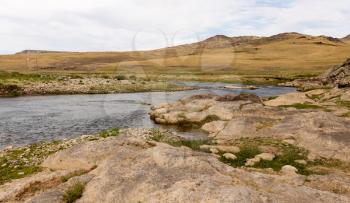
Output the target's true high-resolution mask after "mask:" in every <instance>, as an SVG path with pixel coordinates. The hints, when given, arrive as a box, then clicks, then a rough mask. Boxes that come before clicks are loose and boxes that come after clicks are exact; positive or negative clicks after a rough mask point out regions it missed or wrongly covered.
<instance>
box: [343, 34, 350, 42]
mask: <svg viewBox="0 0 350 203" xmlns="http://www.w3.org/2000/svg"><path fill="white" fill-rule="evenodd" d="M342 40H343V41H350V35H348V36H346V37H344V38H343V39H342Z"/></svg>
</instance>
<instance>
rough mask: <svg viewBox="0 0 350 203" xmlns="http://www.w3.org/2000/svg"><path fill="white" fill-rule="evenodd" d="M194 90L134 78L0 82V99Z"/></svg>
mask: <svg viewBox="0 0 350 203" xmlns="http://www.w3.org/2000/svg"><path fill="white" fill-rule="evenodd" d="M191 89H195V88H193V87H185V86H178V85H176V84H173V83H169V82H164V81H151V80H143V79H135V78H132V79H126V78H110V77H106V78H101V77H81V78H71V77H62V78H59V79H52V80H45V81H30V80H28V81H6V83H5V84H2V83H1V80H0V96H29V95H61V94H112V93H132V92H151V91H181V90H191Z"/></svg>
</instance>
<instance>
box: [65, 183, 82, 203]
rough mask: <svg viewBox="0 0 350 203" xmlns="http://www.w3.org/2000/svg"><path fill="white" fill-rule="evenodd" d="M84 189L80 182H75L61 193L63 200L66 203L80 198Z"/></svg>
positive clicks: (71, 202)
mask: <svg viewBox="0 0 350 203" xmlns="http://www.w3.org/2000/svg"><path fill="white" fill-rule="evenodd" d="M83 191H84V185H83V184H81V183H76V184H74V185H73V186H71V187H70V188H68V189H67V190H66V192H65V193H64V195H63V200H64V202H66V203H73V202H75V201H76V200H77V199H79V198H81V196H82V194H83Z"/></svg>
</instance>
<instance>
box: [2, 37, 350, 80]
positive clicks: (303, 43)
mask: <svg viewBox="0 0 350 203" xmlns="http://www.w3.org/2000/svg"><path fill="white" fill-rule="evenodd" d="M344 39H345V38H344ZM344 39H342V40H343V41H344V42H343V41H342V40H339V39H336V38H332V37H326V36H310V35H303V34H299V33H282V34H278V35H274V36H271V37H254V36H242V37H227V36H223V35H218V36H214V37H211V38H208V39H206V40H204V41H201V42H197V43H193V44H186V45H181V46H175V47H167V48H163V49H157V50H153V51H135V52H81V53H78V52H62V53H60V52H47V51H26V52H23V53H19V54H14V55H2V56H0V70H7V71H20V72H28V71H30V72H32V71H40V72H48V71H60V72H61V71H79V72H86V71H89V72H114V71H116V70H127V71H134V70H141V71H153V72H168V73H169V72H177V73H183V72H207V73H210V72H212V73H219V72H229V73H232V74H244V75H250V74H261V75H281V74H282V75H283V74H318V73H321V72H323V71H325V70H326V69H328V68H329V67H330V66H332V65H336V64H339V63H341V62H342V61H344V60H345V59H346V58H349V55H350V42H349V41H347V40H344Z"/></svg>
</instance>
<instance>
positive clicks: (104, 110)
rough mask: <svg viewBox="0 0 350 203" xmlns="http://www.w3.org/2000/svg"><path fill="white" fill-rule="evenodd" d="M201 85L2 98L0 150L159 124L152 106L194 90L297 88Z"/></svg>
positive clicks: (274, 91)
mask: <svg viewBox="0 0 350 203" xmlns="http://www.w3.org/2000/svg"><path fill="white" fill-rule="evenodd" d="M184 84H185V85H191V86H196V87H198V88H200V89H198V90H191V91H181V92H146V93H123V94H107V95H60V96H27V97H15V98H0V149H1V148H4V147H6V146H10V145H11V146H21V145H25V144H30V143H34V142H40V141H50V140H57V139H63V138H72V137H75V136H78V135H83V134H91V133H96V132H98V131H101V130H104V129H107V128H111V127H119V128H125V127H146V128H151V127H155V126H156V125H155V124H154V123H153V122H152V121H151V120H150V119H149V116H148V112H149V110H150V107H151V105H156V104H159V103H163V102H174V101H176V100H178V99H180V98H182V97H185V96H190V95H194V94H204V93H214V94H219V95H224V94H230V93H231V94H232V93H241V92H247V93H253V94H256V95H259V96H262V97H268V96H276V95H280V94H284V93H288V92H294V91H296V90H295V89H294V88H288V87H276V86H260V87H259V89H256V90H240V89H225V88H224V86H226V85H227V84H224V83H197V82H186V83H184Z"/></svg>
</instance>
